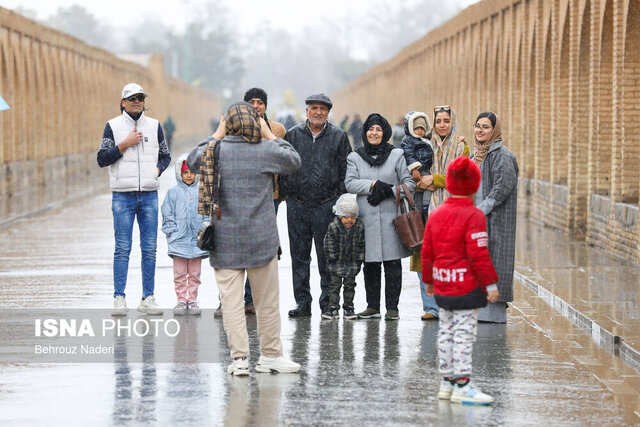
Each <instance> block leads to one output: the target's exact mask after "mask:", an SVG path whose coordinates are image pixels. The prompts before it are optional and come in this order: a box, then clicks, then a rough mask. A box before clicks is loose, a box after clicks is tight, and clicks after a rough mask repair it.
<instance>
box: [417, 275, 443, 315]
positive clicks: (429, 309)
mask: <svg viewBox="0 0 640 427" xmlns="http://www.w3.org/2000/svg"><path fill="white" fill-rule="evenodd" d="M418 280H420V296H421V297H422V311H424V312H425V313H431V314H435V315H436V317H438V313H439V312H440V307H438V304H437V303H436V299H435V297H430V296H429V295H427V284H426V283H424V282H423V281H422V273H421V272H420V271H418Z"/></svg>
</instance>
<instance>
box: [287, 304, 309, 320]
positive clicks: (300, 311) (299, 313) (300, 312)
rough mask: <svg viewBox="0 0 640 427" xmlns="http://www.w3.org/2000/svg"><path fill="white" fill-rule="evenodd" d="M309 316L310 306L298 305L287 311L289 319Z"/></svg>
mask: <svg viewBox="0 0 640 427" xmlns="http://www.w3.org/2000/svg"><path fill="white" fill-rule="evenodd" d="M303 316H311V305H310V304H298V306H297V307H296V308H294V309H293V310H289V317H303Z"/></svg>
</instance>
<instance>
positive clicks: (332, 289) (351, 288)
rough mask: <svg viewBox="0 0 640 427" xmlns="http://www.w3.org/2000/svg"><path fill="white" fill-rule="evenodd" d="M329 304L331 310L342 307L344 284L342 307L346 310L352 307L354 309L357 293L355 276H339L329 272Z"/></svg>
mask: <svg viewBox="0 0 640 427" xmlns="http://www.w3.org/2000/svg"><path fill="white" fill-rule="evenodd" d="M329 278H330V280H331V281H330V282H329V306H330V307H331V310H338V309H339V308H340V288H342V285H343V284H344V290H343V291H342V299H343V301H342V308H344V309H345V310H346V309H347V308H350V309H352V310H353V297H355V295H356V278H355V276H338V275H337V274H331V273H329Z"/></svg>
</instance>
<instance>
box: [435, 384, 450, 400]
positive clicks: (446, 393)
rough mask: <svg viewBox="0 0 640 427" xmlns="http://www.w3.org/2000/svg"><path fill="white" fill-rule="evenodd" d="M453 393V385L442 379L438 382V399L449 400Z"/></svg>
mask: <svg viewBox="0 0 640 427" xmlns="http://www.w3.org/2000/svg"><path fill="white" fill-rule="evenodd" d="M452 391H453V384H451V383H450V382H449V381H447V380H445V379H443V380H442V381H440V391H439V392H438V399H442V400H449V399H450V398H451V392H452Z"/></svg>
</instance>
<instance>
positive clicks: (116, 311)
mask: <svg viewBox="0 0 640 427" xmlns="http://www.w3.org/2000/svg"><path fill="white" fill-rule="evenodd" d="M128 311H129V309H128V308H127V301H126V300H125V299H124V297H123V296H122V295H116V297H115V298H114V299H113V311H112V312H111V315H112V316H126V315H127V312H128Z"/></svg>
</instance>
